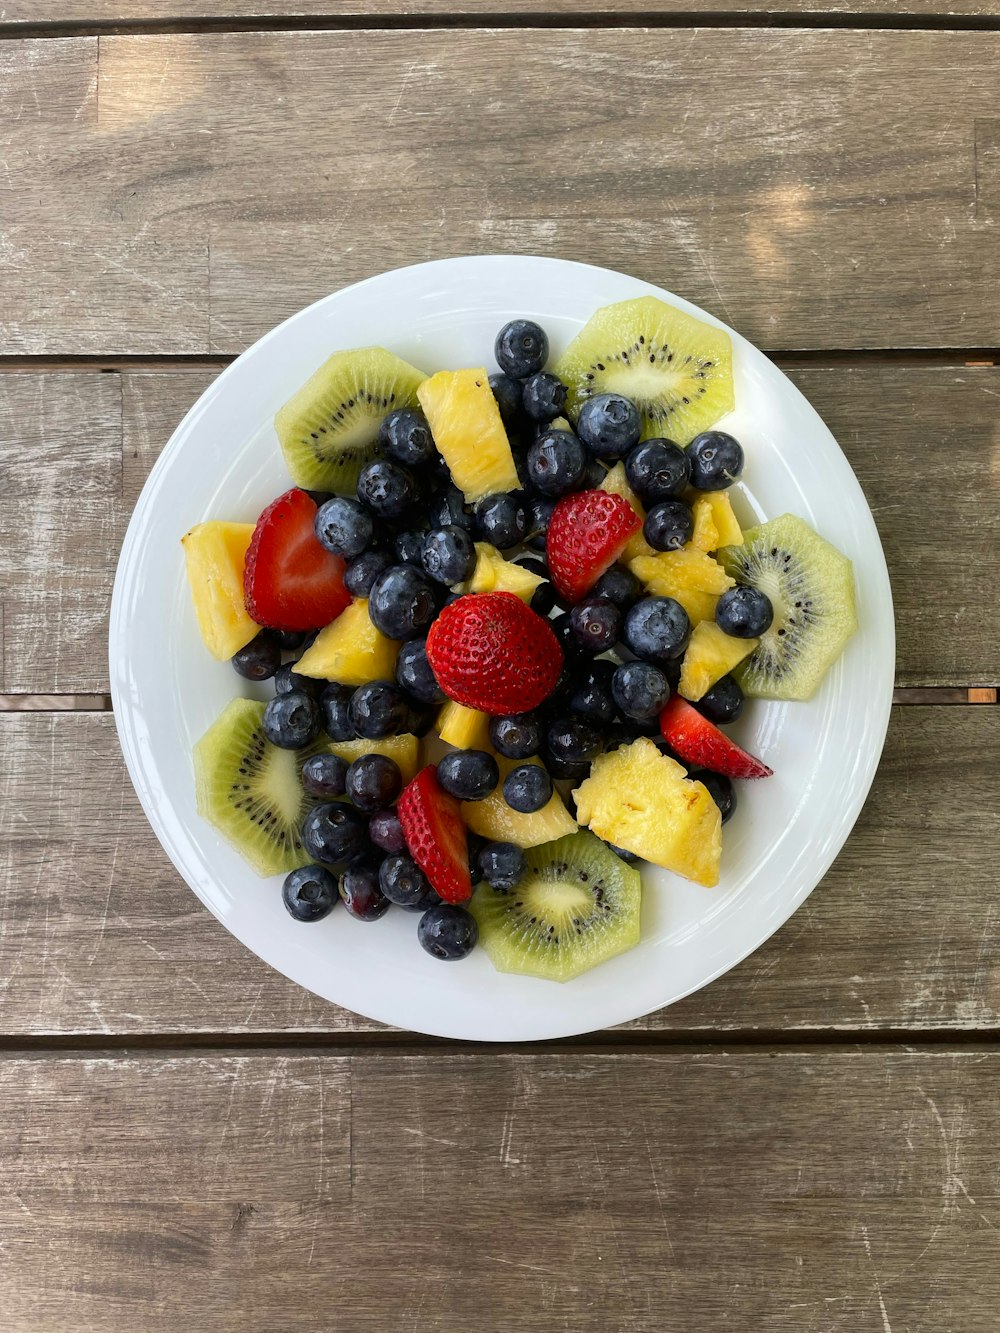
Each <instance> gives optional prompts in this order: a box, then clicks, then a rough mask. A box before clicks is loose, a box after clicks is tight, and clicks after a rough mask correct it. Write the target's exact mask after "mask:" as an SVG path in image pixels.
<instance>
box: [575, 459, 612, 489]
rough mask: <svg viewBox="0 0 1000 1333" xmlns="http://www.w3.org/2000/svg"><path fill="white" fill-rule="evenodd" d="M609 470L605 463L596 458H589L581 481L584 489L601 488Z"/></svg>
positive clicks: (581, 486) (581, 487)
mask: <svg viewBox="0 0 1000 1333" xmlns="http://www.w3.org/2000/svg"><path fill="white" fill-rule="evenodd" d="M607 475H608V470H607V468H606V467H605V466H604V464H603V463H599V462H598V461H597V459H596V458H588V460H587V466H586V467H585V468H584V469H583V478H582V480H581V482H580V489H581V490H582V491H597V490H600V488H601V485H602V483H603V482H604V479H605V477H606V476H607Z"/></svg>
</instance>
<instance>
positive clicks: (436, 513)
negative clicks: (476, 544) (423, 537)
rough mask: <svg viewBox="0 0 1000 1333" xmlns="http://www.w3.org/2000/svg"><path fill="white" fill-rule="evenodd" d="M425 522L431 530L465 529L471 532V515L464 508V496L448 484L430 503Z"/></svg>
mask: <svg viewBox="0 0 1000 1333" xmlns="http://www.w3.org/2000/svg"><path fill="white" fill-rule="evenodd" d="M427 521H428V522H429V524H430V526H431V527H432V528H447V527H449V526H451V525H454V526H455V527H456V528H465V530H466V532H471V531H472V515H471V514H470V513H469V512H468V510H467V509H466V507H465V496H464V495H463V494H462V492H461V491H460V490H459V489H458V487H457V486H455V485H454V484H453V483H451V482H449V483H448V485H447V486H446V487H445V488H444V490H443V491H440V492H439V493H438V495H437V496H435V497H434V499H433V500H432V501H431V504H430V509H429V510H428V513H427Z"/></svg>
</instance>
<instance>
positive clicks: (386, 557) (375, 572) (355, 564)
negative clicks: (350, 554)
mask: <svg viewBox="0 0 1000 1333" xmlns="http://www.w3.org/2000/svg"><path fill="white" fill-rule="evenodd" d="M392 563H393V559H392V556H391V555H390V554H389V552H388V551H365V552H364V554H363V555H359V556H358V558H357V559H356V560H352V561H351V563H350V564H349V565H348V566H347V569H346V570H345V571H344V587H345V588H346V589H347V591H348V592H349V593H350V594H351V596H352V597H367V596H368V595H369V593H370V592H371V590H372V584H373V583H374V582H375V580H376V579H377V578H378V576H379V575H380V574H381V573H382V571H383V569H388V568H389V566H390V565H391V564H392Z"/></svg>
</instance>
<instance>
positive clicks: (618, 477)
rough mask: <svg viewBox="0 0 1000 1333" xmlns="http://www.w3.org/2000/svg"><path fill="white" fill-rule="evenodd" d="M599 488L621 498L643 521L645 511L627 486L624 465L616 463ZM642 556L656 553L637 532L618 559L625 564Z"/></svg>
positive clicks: (640, 533)
mask: <svg viewBox="0 0 1000 1333" xmlns="http://www.w3.org/2000/svg"><path fill="white" fill-rule="evenodd" d="M600 488H601V490H602V491H610V492H611V494H612V495H620V496H622V497H623V499H625V500H627V501H628V502H629V504H630V505H631V506H632V508H633V509H634V510H635V512H636V513H637V514H638V515H639V521H640V522H644V521H645V518H646V511H645V509H643V507H642V501H641V500H640V499H639V497H638V496H637V495H636V493H635V491H634V490H633V489H632V487H631V486H630V485H629V484H628V477H626V475H625V464H624V463H616V464H615V465H614V467H613V468H612V469H611V471H610V472H608V474H607V475H606V476H605V478H604V480H603V481H602V482H601V487H600ZM644 555H645V556H654V555H656V551H655V549H654V548H653V547H652V546H650V544H649V542H648V541H646V538H645V537H644V536H643V535H642V532H641V531H640V532H637V533H636V534H635V536H634V537H632V538H630V540H629V544H628V545H627V546H626V547H625V549H624V551H622V553H621V556H620V557H619V559H620V560H622V561H623V562H624V563H626V564H627V563H628V562H629V561H630V560H638V559H639V558H640V557H642V556H644Z"/></svg>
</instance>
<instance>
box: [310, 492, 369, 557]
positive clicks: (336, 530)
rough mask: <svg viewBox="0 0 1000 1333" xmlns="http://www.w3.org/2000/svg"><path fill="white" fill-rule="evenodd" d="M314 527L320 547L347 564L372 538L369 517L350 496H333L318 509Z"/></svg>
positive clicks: (361, 506) (366, 511) (360, 505)
mask: <svg viewBox="0 0 1000 1333" xmlns="http://www.w3.org/2000/svg"><path fill="white" fill-rule="evenodd" d="M314 527H315V529H316V539H317V541H318V542H319V544H320V546H324V547H326V549H327V550H328V551H330V552H331V553H332V554H333V555H342V556H344V557H345V559H347V560H353V559H354V557H355V556H356V555H360V554H361V552H362V551H363V550H365V548H366V547H367V546H369V545H370V544H371V540H372V537H373V536H374V535H375V525H374V523H373V522H372V516H371V514H370V513H369V512H368V510H367V509H366V508H365V507H364V505H363V504H360V503H359V502H358V501H357V500H352V499H351V497H350V496H349V495H335V496H334V497H333V499H332V500H327V502H326V504H325V505H322V506H321V507H320V508H319V509H317V511H316V518H315V520H314Z"/></svg>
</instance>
